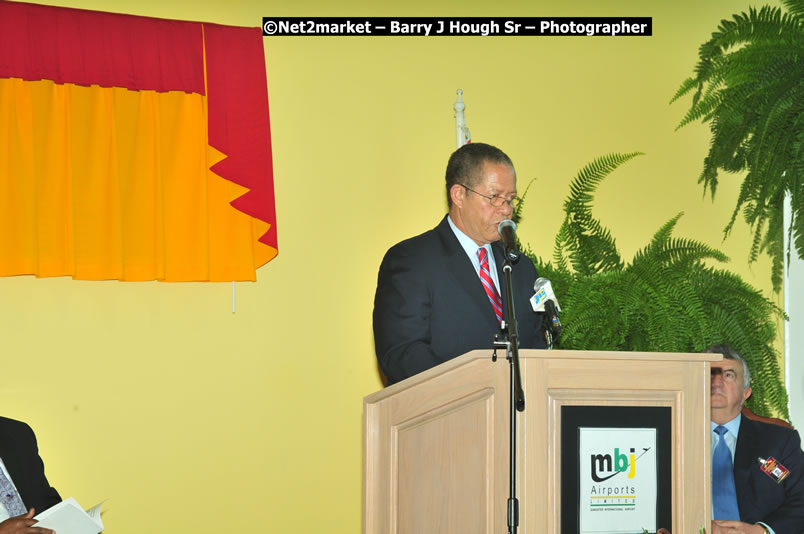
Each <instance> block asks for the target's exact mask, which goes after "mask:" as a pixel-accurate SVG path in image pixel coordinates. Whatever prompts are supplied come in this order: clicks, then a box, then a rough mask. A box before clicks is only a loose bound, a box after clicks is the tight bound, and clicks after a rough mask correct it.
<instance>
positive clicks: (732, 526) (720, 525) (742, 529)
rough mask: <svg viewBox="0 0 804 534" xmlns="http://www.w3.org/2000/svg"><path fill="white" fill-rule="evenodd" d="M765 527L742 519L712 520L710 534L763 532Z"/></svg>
mask: <svg viewBox="0 0 804 534" xmlns="http://www.w3.org/2000/svg"><path fill="white" fill-rule="evenodd" d="M764 533H765V527H763V526H762V525H752V524H751V523H743V522H742V521H712V534H764Z"/></svg>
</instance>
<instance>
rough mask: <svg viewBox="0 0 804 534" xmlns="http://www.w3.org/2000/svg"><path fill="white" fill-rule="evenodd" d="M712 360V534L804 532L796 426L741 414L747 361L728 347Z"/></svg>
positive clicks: (747, 387)
mask: <svg viewBox="0 0 804 534" xmlns="http://www.w3.org/2000/svg"><path fill="white" fill-rule="evenodd" d="M705 352H708V353H714V354H723V357H724V359H723V360H722V361H719V362H713V363H712V388H711V395H712V422H711V428H712V433H711V439H712V518H713V519H714V521H712V534H723V533H744V534H766V533H772V534H802V532H804V452H802V450H801V438H800V437H799V435H798V432H796V431H795V430H792V429H789V428H784V427H782V426H778V425H774V424H769V423H762V422H760V421H754V420H752V419H749V418H747V417H743V416H742V415H741V410H742V408H743V403H744V402H745V401H746V399H748V397H749V396H750V395H751V375H750V372H749V369H748V366H747V365H746V363H745V360H744V359H743V358H742V356H740V354H738V353H737V351H735V350H734V349H732V348H731V347H729V346H728V345H714V346H712V347H710V348H708V349H707V350H706V351H705Z"/></svg>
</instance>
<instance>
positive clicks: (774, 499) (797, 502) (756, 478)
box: [734, 416, 804, 534]
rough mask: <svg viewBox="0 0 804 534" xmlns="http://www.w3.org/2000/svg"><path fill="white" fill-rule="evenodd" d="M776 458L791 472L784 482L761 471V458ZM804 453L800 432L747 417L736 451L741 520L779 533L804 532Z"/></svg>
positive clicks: (736, 478)
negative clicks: (763, 525) (763, 524)
mask: <svg viewBox="0 0 804 534" xmlns="http://www.w3.org/2000/svg"><path fill="white" fill-rule="evenodd" d="M769 457H773V458H776V460H777V461H778V462H779V463H781V464H782V465H783V466H784V467H786V468H787V469H789V470H790V474H789V475H788V476H787V478H785V479H784V480H783V481H782V482H781V483H777V482H776V481H775V480H774V479H772V478H771V477H769V476H768V475H766V474H765V473H764V472H763V471H761V470H760V464H759V461H758V460H757V458H763V459H768V458H769ZM803 471H804V452H802V450H801V438H800V437H799V435H798V432H796V431H795V430H791V429H789V428H784V427H781V426H778V425H772V424H768V423H762V422H759V421H754V420H753V419H749V418H747V417H745V416H744V417H743V418H742V420H741V421H740V431H739V432H738V434H737V447H736V448H735V450H734V485H735V487H736V488H737V505H738V507H739V508H740V519H741V520H742V521H745V522H746V523H757V522H758V521H762V522H763V523H766V524H767V525H769V526H770V527H771V528H773V530H774V531H775V532H776V534H802V533H803V532H804V472H803Z"/></svg>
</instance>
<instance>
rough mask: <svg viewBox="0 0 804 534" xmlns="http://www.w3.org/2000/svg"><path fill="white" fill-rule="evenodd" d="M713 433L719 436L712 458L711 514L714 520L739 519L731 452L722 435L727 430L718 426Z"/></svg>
mask: <svg viewBox="0 0 804 534" xmlns="http://www.w3.org/2000/svg"><path fill="white" fill-rule="evenodd" d="M715 432H717V434H718V435H719V436H720V437H719V438H718V442H717V445H716V446H715V453H714V455H713V456H712V512H713V517H714V518H715V519H724V520H725V519H734V520H739V519H740V510H739V509H738V508H737V490H736V489H735V488H734V468H733V465H732V462H731V451H729V446H728V445H726V440H725V439H724V437H723V436H724V435H725V434H726V432H728V430H727V429H726V427H725V426H718V427H717V428H715Z"/></svg>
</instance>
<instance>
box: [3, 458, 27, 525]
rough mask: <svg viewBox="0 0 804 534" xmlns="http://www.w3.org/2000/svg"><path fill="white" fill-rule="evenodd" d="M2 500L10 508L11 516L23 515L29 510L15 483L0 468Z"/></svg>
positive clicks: (9, 513)
mask: <svg viewBox="0 0 804 534" xmlns="http://www.w3.org/2000/svg"><path fill="white" fill-rule="evenodd" d="M0 501H2V503H3V506H5V507H6V510H8V515H9V516H10V517H14V516H17V515H23V514H25V512H27V511H28V510H26V509H25V504H23V502H22V498H21V497H20V494H19V493H17V490H16V489H15V488H14V484H12V483H11V481H10V480H9V479H8V477H6V474H5V473H4V472H3V470H2V469H0Z"/></svg>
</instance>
